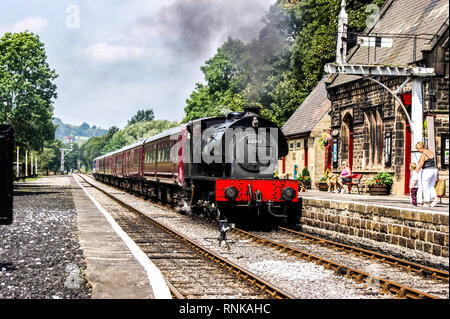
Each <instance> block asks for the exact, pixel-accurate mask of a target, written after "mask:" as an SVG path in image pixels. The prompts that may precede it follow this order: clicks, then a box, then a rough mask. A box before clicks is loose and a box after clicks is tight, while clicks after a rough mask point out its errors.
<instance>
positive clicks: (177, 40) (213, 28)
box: [141, 0, 275, 58]
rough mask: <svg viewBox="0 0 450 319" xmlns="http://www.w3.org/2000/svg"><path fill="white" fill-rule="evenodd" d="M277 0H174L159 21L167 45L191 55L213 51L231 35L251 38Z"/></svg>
mask: <svg viewBox="0 0 450 319" xmlns="http://www.w3.org/2000/svg"><path fill="white" fill-rule="evenodd" d="M274 2H275V0H264V1H261V0H248V1H242V0H175V1H174V2H173V3H171V4H169V5H167V6H164V7H163V8H162V9H161V10H160V11H159V14H158V15H157V17H156V21H155V20H152V21H149V20H145V19H144V20H141V23H144V24H156V25H158V28H159V29H160V30H161V32H163V34H164V37H163V38H164V39H165V41H166V45H167V46H168V47H169V48H171V49H172V50H173V51H174V52H175V53H179V54H183V55H185V56H187V57H188V58H198V57H199V56H204V55H205V54H211V53H212V52H214V51H215V49H216V48H217V47H218V46H219V45H220V44H222V43H223V42H224V41H225V40H226V39H227V37H228V36H231V37H235V38H239V39H241V40H242V41H249V40H251V39H253V38H255V37H257V36H258V33H259V31H260V30H261V28H262V27H263V21H262V19H261V18H262V17H263V16H264V15H265V12H266V10H267V9H268V7H269V6H270V4H272V3H274Z"/></svg>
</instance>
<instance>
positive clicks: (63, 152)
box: [60, 136, 73, 174]
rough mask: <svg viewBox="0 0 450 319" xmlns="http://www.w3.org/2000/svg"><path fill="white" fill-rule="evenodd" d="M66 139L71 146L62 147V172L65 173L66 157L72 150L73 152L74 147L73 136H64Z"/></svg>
mask: <svg viewBox="0 0 450 319" xmlns="http://www.w3.org/2000/svg"><path fill="white" fill-rule="evenodd" d="M64 138H65V139H68V140H69V146H70V148H61V149H60V151H61V169H60V170H61V174H64V157H65V156H66V155H67V154H69V153H70V152H72V150H73V148H72V146H73V145H72V136H64Z"/></svg>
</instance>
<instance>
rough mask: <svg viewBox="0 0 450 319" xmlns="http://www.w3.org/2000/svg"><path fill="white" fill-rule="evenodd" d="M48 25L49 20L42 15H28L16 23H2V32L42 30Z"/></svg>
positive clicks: (0, 31) (0, 28) (0, 27)
mask: <svg viewBox="0 0 450 319" xmlns="http://www.w3.org/2000/svg"><path fill="white" fill-rule="evenodd" d="M47 25H48V20H47V19H44V18H41V17H26V18H24V19H22V20H20V21H18V22H16V23H14V24H6V25H0V33H6V32H13V33H15V32H23V31H26V30H28V31H31V32H34V33H39V32H41V31H42V30H43V29H44V28H45V27H46V26H47Z"/></svg>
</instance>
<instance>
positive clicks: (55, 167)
mask: <svg viewBox="0 0 450 319" xmlns="http://www.w3.org/2000/svg"><path fill="white" fill-rule="evenodd" d="M62 147H63V143H62V142H61V141H59V140H57V139H54V140H52V141H50V142H48V141H47V142H45V144H44V148H43V149H42V151H41V152H40V153H39V155H38V169H39V170H40V171H45V172H49V171H52V172H56V171H59V169H60V167H61V152H60V149H61V148H62Z"/></svg>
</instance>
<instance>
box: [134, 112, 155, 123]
mask: <svg viewBox="0 0 450 319" xmlns="http://www.w3.org/2000/svg"><path fill="white" fill-rule="evenodd" d="M154 118H155V115H154V114H153V109H147V110H144V109H142V110H139V111H137V113H136V114H135V115H134V116H133V117H132V118H131V119H130V120H129V121H128V125H132V124H135V123H140V122H150V121H153V119H154Z"/></svg>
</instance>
